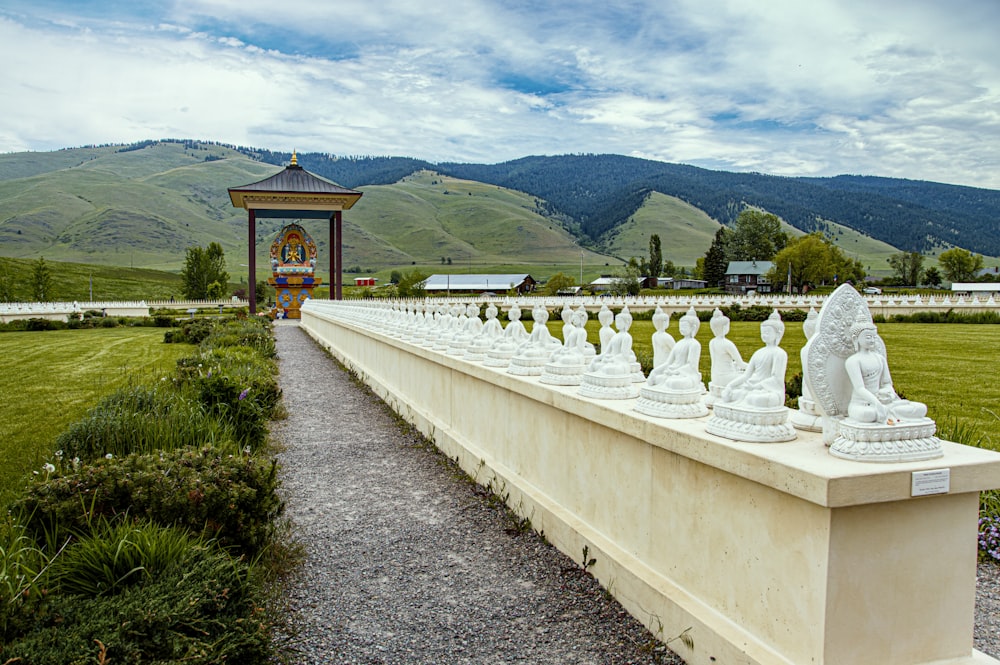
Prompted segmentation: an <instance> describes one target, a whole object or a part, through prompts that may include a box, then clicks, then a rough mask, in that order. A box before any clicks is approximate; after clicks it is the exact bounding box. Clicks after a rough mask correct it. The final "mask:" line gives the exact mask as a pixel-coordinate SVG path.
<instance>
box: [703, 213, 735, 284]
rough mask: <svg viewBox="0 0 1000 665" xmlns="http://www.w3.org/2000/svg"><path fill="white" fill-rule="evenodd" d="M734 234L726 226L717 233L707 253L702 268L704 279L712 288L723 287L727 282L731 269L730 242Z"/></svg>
mask: <svg viewBox="0 0 1000 665" xmlns="http://www.w3.org/2000/svg"><path fill="white" fill-rule="evenodd" d="M732 235H733V232H732V231H731V230H730V229H728V228H726V227H725V226H721V227H719V230H718V231H716V232H715V238H714V239H713V240H712V245H711V247H709V248H708V251H707V252H706V253H705V263H704V266H703V268H702V275H703V279H704V280H705V281H706V282H708V286H710V287H713V288H714V287H719V286H722V285H723V284H722V283H723V282H724V281H725V280H726V269H727V268H728V267H729V259H727V258H726V256H727V255H728V254H729V241H730V239H731V238H732Z"/></svg>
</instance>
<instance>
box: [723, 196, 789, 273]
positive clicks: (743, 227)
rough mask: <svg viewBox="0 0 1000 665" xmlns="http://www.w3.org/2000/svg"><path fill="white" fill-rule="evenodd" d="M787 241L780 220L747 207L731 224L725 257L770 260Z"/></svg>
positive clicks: (729, 258)
mask: <svg viewBox="0 0 1000 665" xmlns="http://www.w3.org/2000/svg"><path fill="white" fill-rule="evenodd" d="M787 243H788V236H787V235H785V232H784V231H782V230H781V220H780V219H778V217H777V216H776V215H772V214H771V213H765V212H761V211H759V210H753V209H751V208H747V209H746V210H744V211H743V212H741V213H740V214H739V217H737V218H736V223H735V224H734V225H733V236H732V238H731V239H730V240H729V244H728V247H727V248H728V250H729V251H728V253H727V257H726V258H727V259H728V260H730V261H770V260H771V259H772V258H774V255H775V254H777V253H778V252H780V251H781V250H782V249H784V247H785V245H786V244H787Z"/></svg>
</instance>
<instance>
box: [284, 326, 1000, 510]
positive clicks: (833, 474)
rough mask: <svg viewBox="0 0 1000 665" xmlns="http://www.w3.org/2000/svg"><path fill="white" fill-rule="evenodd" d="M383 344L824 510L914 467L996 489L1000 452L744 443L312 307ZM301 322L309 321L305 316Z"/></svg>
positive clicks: (871, 493)
mask: <svg viewBox="0 0 1000 665" xmlns="http://www.w3.org/2000/svg"><path fill="white" fill-rule="evenodd" d="M309 315H311V316H315V317H316V318H319V319H322V320H326V321H329V322H331V323H335V324H336V325H338V326H341V327H343V328H345V329H347V330H352V331H355V332H357V333H358V334H361V335H364V336H365V337H368V338H371V339H372V341H377V342H379V343H382V344H386V345H389V346H393V347H396V348H398V349H400V350H401V351H404V352H407V353H410V354H413V355H415V356H419V357H421V358H424V359H425V360H426V361H427V362H429V363H432V364H436V365H438V366H440V367H442V368H445V369H448V370H451V371H456V372H461V373H463V374H466V375H468V376H470V377H474V378H476V379H479V380H482V381H486V382H488V383H492V384H493V385H495V386H497V387H498V388H502V389H505V390H508V391H511V392H514V393H517V394H519V395H522V396H524V397H526V398H530V399H533V400H536V401H538V402H541V403H544V404H548V405H550V406H551V407H553V408H556V409H560V410H562V411H565V412H567V413H572V414H576V415H577V416H578V417H580V418H583V419H585V420H587V421H589V422H592V423H594V424H595V425H597V426H599V427H607V428H609V429H612V430H615V431H617V432H621V433H624V434H627V435H631V436H633V437H635V438H636V439H639V440H642V441H646V442H647V443H649V444H650V445H653V446H657V447H659V448H663V449H665V450H668V451H670V452H672V453H675V454H677V455H681V456H683V457H686V458H688V459H692V460H695V461H698V462H700V463H702V464H706V465H708V466H711V467H714V468H717V469H720V470H723V471H726V472H728V473H731V474H733V475H736V476H739V477H742V478H746V479H748V480H751V481H754V482H757V483H760V484H762V485H765V486H768V487H772V488H774V489H776V490H778V491H780V492H783V493H786V494H791V495H793V496H797V497H799V498H801V499H803V500H805V501H809V502H811V503H815V504H817V505H820V506H824V507H827V508H842V507H848V506H857V505H866V504H872V503H882V502H888V501H906V500H911V499H912V500H915V501H919V500H921V499H923V498H924V497H913V496H912V495H911V487H912V477H913V472H915V471H929V470H938V469H948V470H949V476H950V487H949V491H948V493H949V494H962V493H966V492H980V491H983V490H988V489H995V488H998V487H1000V453H996V452H993V451H989V450H983V449H980V448H975V447H972V446H965V445H962V444H958V443H953V442H950V441H943V442H942V444H943V449H944V456H943V457H941V458H939V459H935V460H929V461H924V462H900V463H890V464H879V463H865V462H854V461H850V460H844V459H840V458H837V457H834V456H833V455H831V454H830V453H829V451H828V449H827V448H826V446H825V445H824V444H823V441H822V436H821V435H820V434H816V433H810V432H798V438H796V439H795V440H793V441H789V442H787V443H745V442H740V441H732V440H729V439H725V438H722V437H718V436H714V435H712V434H708V433H707V432H706V431H705V422H706V421H707V420H708V417H704V418H691V419H685V420H672V419H663V418H654V417H651V416H646V415H643V414H641V413H638V412H637V411H634V410H633V407H634V404H635V402H636V400H635V399H627V400H595V399H590V398H586V397H581V396H579V395H578V394H577V390H578V389H577V388H576V387H562V386H553V385H546V384H542V383H540V382H539V381H538V378H537V377H521V376H515V375H512V374H508V373H507V372H506V371H505V370H503V369H495V368H491V367H485V366H483V365H481V364H480V363H473V362H468V361H464V360H462V359H460V358H456V357H453V356H448V355H446V354H443V353H438V352H436V351H432V350H430V349H427V348H423V347H420V346H415V345H412V344H409V343H407V342H403V341H400V340H398V339H395V338H393V337H389V336H386V335H383V334H380V333H377V332H374V331H372V330H368V329H365V328H361V327H358V326H355V325H353V324H351V323H348V322H345V321H341V320H336V319H334V318H332V317H329V316H327V315H326V313H325V312H318V311H314V312H309ZM303 324H304V325H305V326H307V327H308V326H309V323H308V320H304V321H303Z"/></svg>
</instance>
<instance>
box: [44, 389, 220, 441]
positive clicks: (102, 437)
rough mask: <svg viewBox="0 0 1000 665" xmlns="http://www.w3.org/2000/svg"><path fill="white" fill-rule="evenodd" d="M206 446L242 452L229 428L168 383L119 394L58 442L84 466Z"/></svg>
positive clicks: (95, 410) (89, 412)
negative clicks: (107, 458) (94, 461)
mask: <svg viewBox="0 0 1000 665" xmlns="http://www.w3.org/2000/svg"><path fill="white" fill-rule="evenodd" d="M206 444H208V445H212V446H214V447H215V448H217V449H219V450H221V451H224V452H227V453H233V454H235V453H237V452H239V446H238V445H237V443H236V439H235V436H234V433H233V430H232V427H231V425H230V424H229V423H227V422H224V421H221V420H220V419H218V418H215V417H213V416H212V415H211V414H209V413H208V412H207V411H206V409H205V407H204V406H203V405H202V404H201V403H200V402H198V401H196V400H194V399H191V398H189V397H187V396H186V395H185V394H184V393H182V392H179V391H178V390H177V389H176V388H174V386H173V385H172V384H170V383H169V382H165V381H164V382H158V383H155V384H153V385H140V386H129V387H126V388H120V389H119V390H116V391H115V392H113V393H112V394H110V395H108V396H107V397H105V398H104V399H102V400H101V401H100V402H99V403H98V404H97V406H95V407H94V408H92V409H91V410H90V411H88V412H87V415H86V417H85V418H83V419H82V420H79V421H77V422H75V423H73V424H72V425H70V426H69V428H68V429H66V431H64V432H63V433H62V434H60V435H59V436H58V437H57V439H56V447H57V448H58V449H59V450H61V451H62V453H63V455H64V456H65V457H66V458H68V459H72V458H74V457H78V458H80V459H83V460H92V459H96V458H98V457H102V456H104V455H108V454H110V455H113V456H115V457H124V456H126V455H129V454H131V453H151V452H153V451H157V450H160V451H168V450H177V449H180V448H185V447H200V446H202V445H206Z"/></svg>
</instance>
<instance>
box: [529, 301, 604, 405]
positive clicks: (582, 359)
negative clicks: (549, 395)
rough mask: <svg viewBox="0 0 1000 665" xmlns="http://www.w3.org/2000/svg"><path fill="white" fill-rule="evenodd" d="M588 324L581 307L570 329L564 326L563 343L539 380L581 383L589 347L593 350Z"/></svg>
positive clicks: (546, 365)
mask: <svg viewBox="0 0 1000 665" xmlns="http://www.w3.org/2000/svg"><path fill="white" fill-rule="evenodd" d="M586 325H587V311H586V310H584V309H582V308H581V309H578V310H576V311H575V312H573V313H572V317H571V318H570V325H569V329H568V330H567V329H566V328H565V327H564V328H563V330H564V333H563V335H564V338H563V345H562V346H561V347H559V348H558V349H556V350H555V351H554V352H553V353H552V357H551V358H550V359H549V362H547V363H546V364H545V367H544V368H543V371H542V376H541V378H540V379H539V381H541V382H542V383H548V384H552V385H558V386H578V385H580V382H581V381H582V376H583V371H584V370H585V369H586V368H587V363H588V356H587V347H588V346H589V347H590V350H591V351H593V346H592V345H590V344H589V343H588V342H587V328H586Z"/></svg>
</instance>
